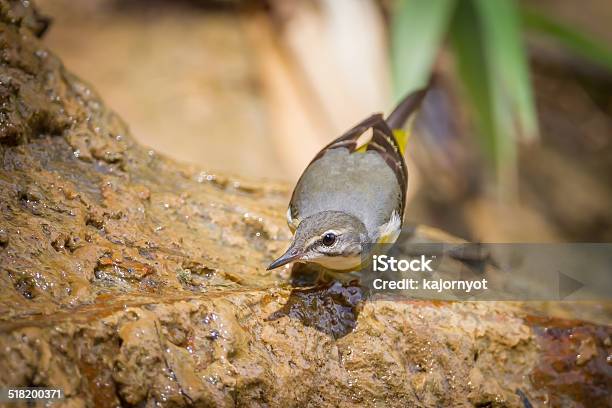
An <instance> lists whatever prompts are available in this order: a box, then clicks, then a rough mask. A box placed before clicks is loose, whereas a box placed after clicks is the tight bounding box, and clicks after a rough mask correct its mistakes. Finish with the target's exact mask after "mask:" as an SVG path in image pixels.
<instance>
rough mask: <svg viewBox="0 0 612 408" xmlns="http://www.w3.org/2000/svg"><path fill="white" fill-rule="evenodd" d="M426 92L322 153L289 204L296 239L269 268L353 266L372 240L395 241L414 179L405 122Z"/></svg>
mask: <svg viewBox="0 0 612 408" xmlns="http://www.w3.org/2000/svg"><path fill="white" fill-rule="evenodd" d="M425 93H426V90H421V91H417V92H414V93H412V94H409V95H408V96H406V97H405V98H404V99H403V100H402V101H401V102H400V103H399V105H398V106H397V107H396V108H395V109H394V110H393V112H392V113H391V114H390V115H389V117H387V118H386V119H385V118H384V117H383V115H382V114H380V113H378V114H374V115H372V116H370V117H369V118H367V119H365V120H363V121H362V122H361V123H359V124H358V125H357V126H355V127H353V128H352V129H350V130H349V131H348V132H346V133H345V134H343V135H342V136H340V137H339V138H337V139H336V140H334V141H333V142H331V143H330V144H329V145H327V146H325V147H324V148H323V149H322V150H321V151H320V152H319V153H318V154H317V155H316V156H315V158H314V159H313V160H312V161H311V162H310V164H309V165H308V167H307V168H306V170H304V173H303V174H302V176H301V177H300V179H299V181H298V182H297V185H296V186H295V189H294V190H293V195H292V197H291V201H290V203H289V208H288V210H287V223H288V224H289V228H290V229H291V230H292V232H293V233H294V235H293V239H292V241H291V244H290V245H289V248H288V249H287V251H286V252H285V253H284V254H283V255H281V256H280V257H279V258H278V259H276V260H275V261H274V262H272V263H271V264H270V266H268V269H274V268H278V267H279V266H282V265H285V264H287V263H289V262H293V261H299V262H306V263H308V262H314V263H317V264H319V265H321V266H323V267H324V268H326V269H330V270H334V271H351V270H355V269H356V268H358V267H359V266H360V265H361V263H362V257H363V256H364V255H365V254H366V253H367V251H368V250H369V249H371V247H372V244H380V243H394V242H395V240H396V239H397V237H398V236H399V233H400V230H401V227H402V221H403V216H404V207H405V204H406V188H407V185H408V171H407V169H406V162H405V161H404V156H403V153H404V149H405V147H406V146H405V145H406V141H407V138H408V134H407V133H406V132H405V131H403V130H402V128H403V127H404V125H405V123H406V121H407V120H408V119H409V118H410V117H412V114H413V113H414V112H415V110H416V109H417V108H418V106H419V105H420V103H421V101H422V99H423V97H424V96H425Z"/></svg>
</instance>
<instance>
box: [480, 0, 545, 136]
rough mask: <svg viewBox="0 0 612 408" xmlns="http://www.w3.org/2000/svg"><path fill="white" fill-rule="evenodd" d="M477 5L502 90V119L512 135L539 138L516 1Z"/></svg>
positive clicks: (493, 72) (489, 56) (483, 0)
mask: <svg viewBox="0 0 612 408" xmlns="http://www.w3.org/2000/svg"><path fill="white" fill-rule="evenodd" d="M474 6H475V8H476V10H477V13H478V15H479V19H480V21H481V28H482V33H481V36H482V37H483V39H484V46H485V52H486V54H487V61H488V66H489V72H490V74H491V75H492V77H493V78H494V81H495V87H496V88H497V90H496V92H497V93H499V94H498V95H497V97H496V100H494V103H497V104H499V105H500V106H498V109H500V110H501V111H499V112H497V115H498V121H501V122H502V125H503V126H504V127H505V128H506V129H508V130H510V132H511V135H515V134H516V135H520V136H524V137H526V138H527V139H532V138H535V137H537V134H538V124H537V123H538V122H537V116H536V110H535V104H534V98H533V93H532V87H531V81H530V79H529V67H528V63H527V56H526V52H525V48H524V46H523V42H522V36H521V22H520V18H519V13H518V10H517V8H516V6H515V2H514V1H512V0H495V1H491V0H474ZM517 125H518V128H516V126H517Z"/></svg>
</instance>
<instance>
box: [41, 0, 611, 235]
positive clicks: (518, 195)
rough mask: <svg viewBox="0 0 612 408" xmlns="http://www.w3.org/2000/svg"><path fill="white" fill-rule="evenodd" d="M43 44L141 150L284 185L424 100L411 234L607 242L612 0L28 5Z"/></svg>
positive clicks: (412, 165) (415, 148) (416, 137)
mask: <svg viewBox="0 0 612 408" xmlns="http://www.w3.org/2000/svg"><path fill="white" fill-rule="evenodd" d="M37 4H38V6H39V8H40V10H41V11H42V12H43V13H44V14H46V15H48V16H50V17H51V18H52V21H53V23H52V25H51V27H50V30H49V31H48V33H47V34H46V36H45V37H44V41H45V43H46V44H47V45H48V46H49V47H50V48H51V49H52V50H53V51H54V52H55V53H56V54H58V55H59V56H60V58H62V59H63V61H64V63H65V65H66V66H67V68H68V69H70V70H71V71H73V72H75V73H76V74H77V75H79V76H80V77H82V78H83V79H85V80H86V81H88V82H89V83H91V84H92V85H93V86H94V87H95V88H96V89H97V90H98V92H99V93H100V95H101V96H102V97H103V98H104V100H105V101H106V102H107V104H108V105H109V106H110V107H111V108H113V109H114V110H116V111H117V112H118V113H119V114H120V115H121V116H122V117H123V118H124V119H125V120H126V122H127V123H128V124H129V125H130V127H131V130H132V133H133V135H134V136H135V137H136V139H138V140H139V141H140V142H141V143H142V144H145V145H147V146H150V147H152V148H154V149H157V150H159V151H161V152H163V153H165V154H166V155H168V156H171V157H173V158H175V159H178V160H181V161H185V162H191V163H195V164H197V165H198V166H200V167H202V168H203V169H206V170H207V171H209V172H211V173H212V172H225V173H233V174H239V175H242V176H247V177H249V178H254V179H256V178H267V179H274V180H284V181H287V182H290V183H294V182H295V181H296V180H297V178H298V177H299V175H300V173H301V171H302V170H303V169H304V168H305V166H306V165H307V164H308V162H309V161H310V160H311V158H312V157H313V156H314V155H315V154H316V152H317V151H318V150H319V149H320V148H321V147H322V146H324V145H325V144H327V143H328V142H329V141H330V140H332V139H333V138H335V137H336V136H338V135H340V134H341V133H342V132H344V131H345V130H347V129H348V128H350V127H351V126H353V125H354V124H355V123H356V122H358V121H359V120H361V119H362V118H364V117H365V116H367V115H369V114H371V113H373V112H378V111H383V112H389V110H390V109H391V108H392V107H393V104H394V103H395V102H396V101H397V100H398V98H399V97H401V96H402V95H403V94H404V93H405V92H408V91H410V90H414V89H416V88H418V87H422V86H423V85H424V84H425V83H427V81H428V78H429V77H430V76H431V75H432V74H433V76H434V81H433V88H432V90H431V92H430V93H429V95H428V97H427V99H426V101H425V106H424V108H423V109H422V112H421V114H420V116H419V119H418V121H417V124H416V129H415V132H414V134H413V136H412V138H411V139H410V142H409V146H408V149H407V150H408V153H407V155H408V157H407V160H408V163H409V170H410V181H409V185H410V192H409V194H410V198H409V200H410V201H409V205H408V211H407V217H408V219H407V221H408V222H409V223H422V224H429V225H433V226H436V227H439V228H442V229H444V230H446V231H448V232H450V233H452V234H455V235H458V236H460V237H463V238H466V239H470V240H474V241H483V242H516V241H522V242H556V241H585V242H606V241H612V50H611V47H610V44H612V28H611V27H610V22H612V2H606V1H598V0H588V1H580V2H578V1H574V0H537V1H529V2H527V1H513V0H494V1H489V0H431V1H420V0H403V1H402V0H397V1H392V0H303V1H298V0H267V1H264V0H261V1H255V0H253V1H237V0H236V1H204V0H200V1H198V0H191V1H189V0H173V1H171V0H165V1H164V0H80V1H78V2H75V1H71V0H38V1H37Z"/></svg>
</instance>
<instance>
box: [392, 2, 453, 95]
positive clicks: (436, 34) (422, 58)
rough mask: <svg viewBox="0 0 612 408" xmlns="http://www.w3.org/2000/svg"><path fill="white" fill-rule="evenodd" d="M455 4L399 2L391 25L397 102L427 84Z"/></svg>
mask: <svg viewBox="0 0 612 408" xmlns="http://www.w3.org/2000/svg"><path fill="white" fill-rule="evenodd" d="M455 5H456V0H429V1H425V0H398V1H397V3H396V7H397V9H396V10H395V12H394V13H393V19H392V22H391V53H392V65H393V76H394V80H395V87H394V89H395V95H396V97H397V98H398V99H399V97H401V96H403V95H405V94H406V92H409V91H411V90H414V89H418V88H421V87H423V86H425V85H426V84H427V82H428V79H429V76H430V73H431V69H432V65H433V63H434V60H435V58H436V55H437V54H438V52H439V50H440V45H441V43H442V40H443V39H444V35H445V34H446V32H447V30H448V25H449V22H450V17H451V15H452V13H453V10H454V9H455Z"/></svg>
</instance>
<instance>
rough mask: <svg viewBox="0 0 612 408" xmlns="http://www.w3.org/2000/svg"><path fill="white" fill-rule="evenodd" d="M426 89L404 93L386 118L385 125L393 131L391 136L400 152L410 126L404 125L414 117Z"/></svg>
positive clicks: (404, 147)
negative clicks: (406, 127) (393, 137)
mask: <svg viewBox="0 0 612 408" xmlns="http://www.w3.org/2000/svg"><path fill="white" fill-rule="evenodd" d="M427 89H428V88H425V89H421V90H418V91H415V92H412V93H410V94H408V95H406V96H405V97H404V99H402V101H401V102H400V103H399V104H398V105H397V106H396V107H395V109H393V112H391V114H390V115H389V116H388V117H387V119H386V122H387V125H389V128H391V130H392V131H393V136H395V139H396V140H397V143H398V145H399V147H400V151H401V153H402V154H404V151H405V150H406V144H407V143H408V138H409V137H410V126H408V129H407V130H406V129H404V127H405V125H406V123H407V122H411V121H412V119H413V118H414V113H415V112H416V110H417V109H418V108H419V106H421V102H422V101H423V98H424V97H425V94H426V93H427Z"/></svg>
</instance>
